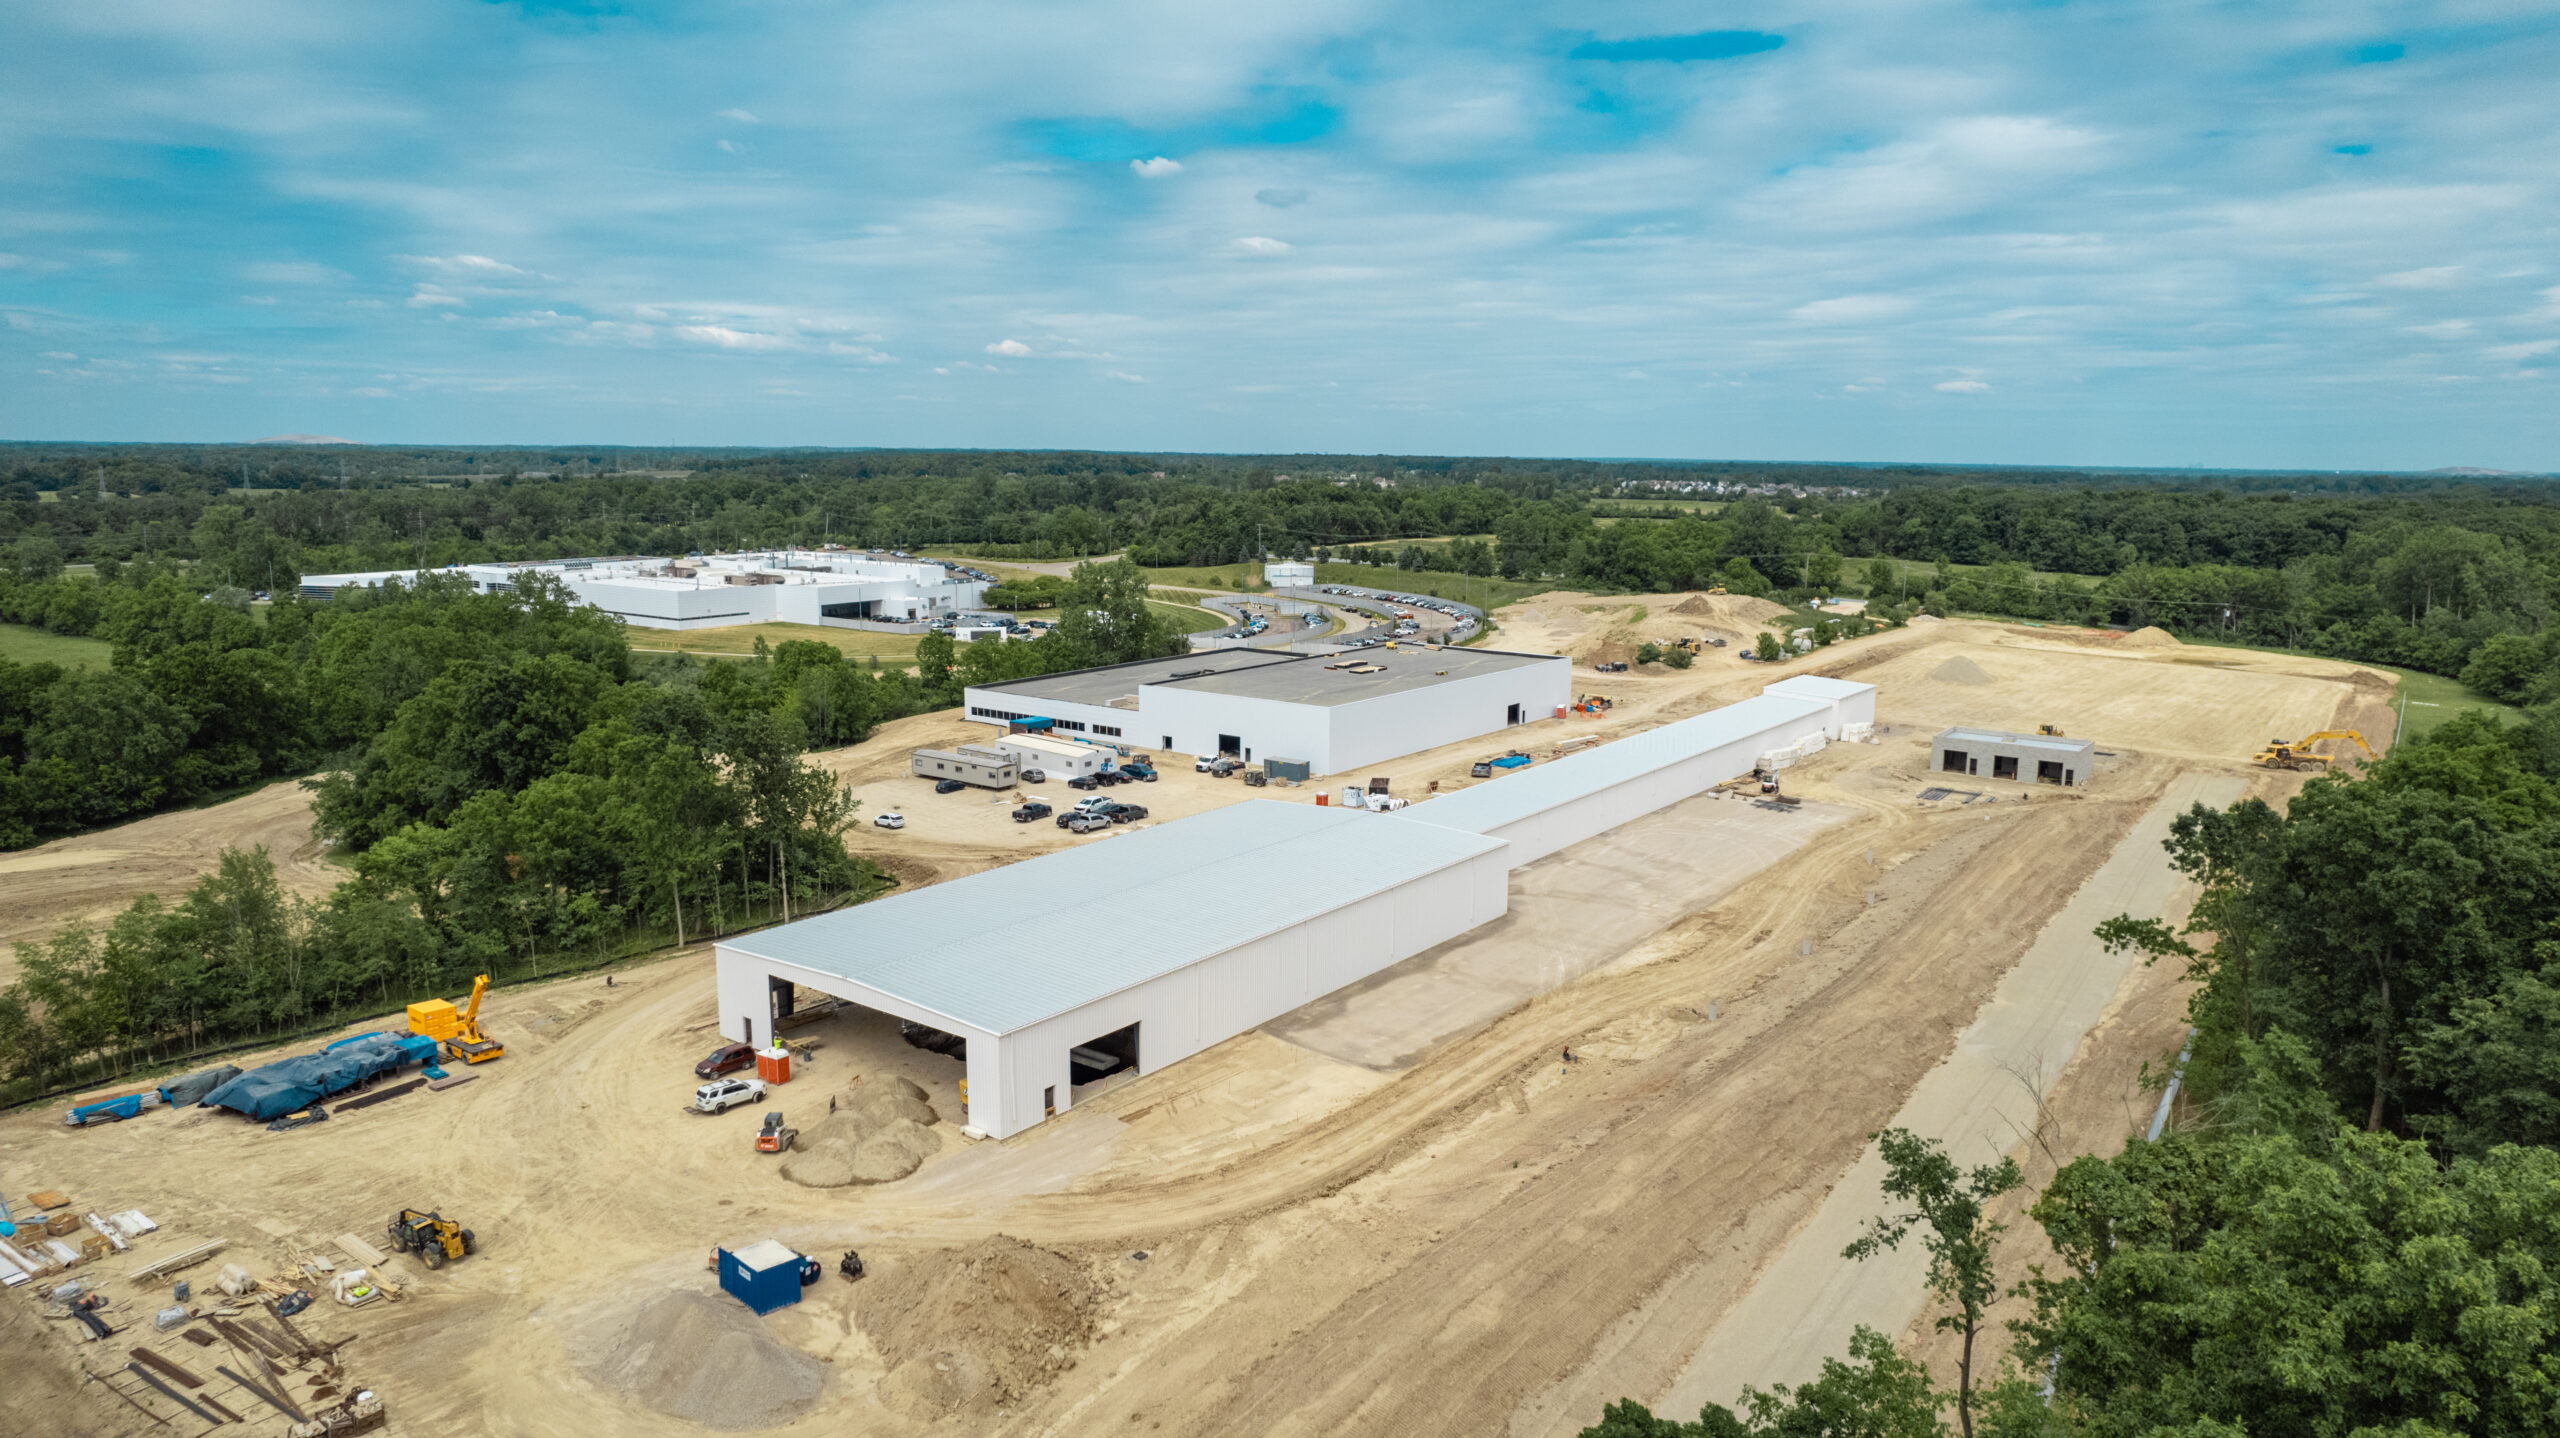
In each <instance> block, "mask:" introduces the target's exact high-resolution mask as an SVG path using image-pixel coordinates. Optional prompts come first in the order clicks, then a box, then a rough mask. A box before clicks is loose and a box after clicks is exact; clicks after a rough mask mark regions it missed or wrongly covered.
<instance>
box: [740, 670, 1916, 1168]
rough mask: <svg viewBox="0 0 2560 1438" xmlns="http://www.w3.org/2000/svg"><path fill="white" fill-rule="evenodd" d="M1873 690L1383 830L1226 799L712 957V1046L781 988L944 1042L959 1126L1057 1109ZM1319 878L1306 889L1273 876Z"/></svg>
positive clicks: (1868, 719)
mask: <svg viewBox="0 0 2560 1438" xmlns="http://www.w3.org/2000/svg"><path fill="white" fill-rule="evenodd" d="M1874 716H1875V689H1874V686H1872V685H1867V684H1858V683H1851V682H1847V681H1842V680H1832V679H1820V678H1812V677H1806V678H1797V679H1789V680H1784V681H1781V682H1780V683H1777V684H1772V685H1770V686H1769V687H1768V688H1767V689H1765V690H1763V691H1762V693H1761V695H1760V697H1759V698H1756V699H1750V700H1746V701H1744V702H1743V703H1740V704H1735V705H1732V706H1729V707H1727V708H1724V709H1719V710H1716V711H1714V712H1712V713H1708V714H1702V715H1699V716H1697V717H1696V718H1693V719H1687V720H1683V721H1681V722H1680V723H1677V724H1671V725H1666V726H1664V727H1662V728H1660V729H1656V730H1652V731H1649V732H1647V733H1644V734H1640V735H1636V736H1634V737H1632V738H1628V739H1622V740H1619V741H1617V742H1616V743H1613V744H1604V745H1601V746H1599V747H1597V748H1594V749H1589V750H1585V751H1584V752H1582V753H1580V754H1576V755H1574V756H1572V757H1570V758H1566V759H1562V760H1558V761H1556V762H1554V763H1552V764H1547V765H1543V766H1535V767H1533V768H1531V769H1528V770H1525V771H1521V772H1518V773H1513V774H1508V775H1505V776H1504V777H1501V778H1498V779H1491V780H1486V781H1484V782H1482V783H1478V784H1475V785H1472V786H1470V787H1469V788H1466V789H1464V790H1461V791H1458V792H1456V793H1453V794H1447V795H1443V796H1440V797H1437V798H1433V799H1429V800H1426V801H1424V802H1422V803H1420V804H1416V805H1414V806H1413V807H1411V808H1408V809H1405V810H1402V811H1400V812H1398V813H1395V814H1392V815H1375V814H1371V813H1368V812H1365V811H1362V810H1356V809H1341V808H1329V807H1317V806H1314V805H1309V804H1298V803H1288V802H1277V801H1272V800H1268V799H1258V800H1249V801H1246V802H1244V803H1239V804H1234V805H1230V806H1228V807H1226V808H1222V809H1213V810H1211V811H1209V812H1208V813H1205V814H1199V815H1195V816H1193V817H1190V818H1187V819H1181V820H1176V821H1174V822H1171V823H1166V824H1159V825H1155V826H1152V827H1148V828H1142V829H1136V830H1126V831H1120V832H1119V833H1117V835H1116V836H1115V837H1114V838H1112V839H1110V840H1108V841H1095V842H1092V843H1088V844H1084V845H1080V846H1078V847H1076V848H1072V849H1063V850H1058V851H1055V852H1052V853H1048V854H1043V855H1040V856H1039V857H1036V858H1032V859H1027V860H1024V861H1023V862H1021V863H1018V864H1014V865H1010V866H1008V867H1005V868H1002V869H997V870H990V871H987V872H984V873H978V874H972V875H968V876H966V877H964V878H958V879H953V880H950V881H949V882H946V883H942V884H937V885H934V886H932V887H930V888H925V889H920V890H916V891H914V892H910V893H903V894H895V895H892V896H890V897H888V898H884V899H877V900H874V901H872V902H871V903H868V904H863V905H860V906H858V907H855V908H852V909H847V910H843V911H841V912H838V913H833V914H827V915H824V916H821V917H819V918H814V919H804V920H802V921H800V922H798V923H793V924H784V925H781V926H780V927H777V928H772V929H767V930H764V931H763V932H761V933H755V934H748V935H742V936H740V937H738V938H735V939H730V940H727V941H724V942H722V943H720V944H719V945H717V946H716V953H717V973H718V977H717V980H716V984H717V988H718V995H719V1013H720V1031H721V1033H722V1034H724V1035H725V1036H727V1037H728V1038H730V1039H733V1040H737V1041H741V1042H748V1043H765V1042H770V1041H771V1038H772V1035H773V1032H774V1023H775V1020H776V1019H777V1018H778V1017H780V1016H781V1014H782V1013H783V1012H785V1011H786V1005H787V1003H788V999H787V997H786V996H788V995H789V994H791V993H792V992H793V986H799V987H805V988H808V989H811V990H814V991H817V992H820V993H825V994H832V995H834V996H836V997H837V998H838V999H841V1000H844V1001H847V1002H850V1003H854V1004H859V1005H862V1006H864V1007H867V1008H870V1009H873V1010H876V1011H878V1012H881V1013H886V1014H892V1015H895V1016H897V1017H898V1018H901V1019H905V1020H908V1021H910V1022H913V1023H918V1024H923V1025H925V1026H927V1027H930V1028H934V1029H939V1030H941V1031H943V1032H945V1033H948V1034H953V1035H957V1036H958V1037H960V1038H961V1039H963V1040H965V1041H966V1052H965V1055H964V1057H963V1062H965V1064H966V1066H967V1075H968V1122H969V1126H970V1127H971V1128H973V1129H976V1130H978V1131H979V1132H982V1133H986V1134H991V1135H994V1136H996V1137H999V1138H1002V1137H1007V1136H1010V1135H1012V1134H1016V1133H1020V1132H1022V1131H1023V1130H1024V1129H1027V1128H1029V1127H1031V1126H1032V1125H1033V1124H1036V1123H1038V1122H1040V1121H1041V1119H1043V1118H1044V1117H1047V1116H1049V1115H1052V1114H1056V1113H1062V1112H1064V1111H1066V1110H1067V1109H1069V1108H1071V1107H1073V1106H1074V1103H1075V1089H1076V1084H1075V1069H1074V1061H1073V1060H1072V1059H1071V1057H1070V1054H1071V1051H1073V1050H1075V1049H1078V1048H1087V1049H1093V1048H1100V1049H1103V1050H1105V1051H1107V1052H1111V1053H1114V1054H1117V1055H1119V1056H1120V1057H1122V1058H1124V1059H1125V1060H1127V1061H1129V1062H1131V1063H1132V1064H1133V1065H1134V1066H1135V1067H1136V1068H1137V1070H1138V1071H1139V1072H1141V1073H1148V1072H1152V1071H1154V1070H1156V1069H1158V1068H1162V1067H1163V1066H1165V1065H1166V1064H1169V1063H1172V1062H1174V1061H1176V1060H1178V1059H1181V1058H1185V1057H1187V1056H1189V1055H1191V1054H1194V1053H1198V1052H1199V1051H1201V1050H1202V1049H1205V1048H1208V1047H1210V1046H1211V1045H1213V1044H1217V1043H1219V1042H1221V1041H1223V1040H1225V1039H1228V1038H1232V1037H1234V1036H1235V1035H1237V1034H1241V1033H1245V1032H1247V1031H1249V1030H1251V1029H1253V1028H1255V1027H1257V1026H1259V1025H1262V1024H1265V1023H1268V1022H1270V1021H1271V1020H1272V1019H1275V1018H1277V1017H1279V1016H1280V1015H1282V1014H1285V1013H1287V1012H1289V1011H1291V1010H1292V1009H1295V1008H1298V1007H1300V1006H1302V1005H1305V1004H1307V1003H1310V1002H1312V1001H1314V1000H1316V999H1319V998H1322V997H1324V996H1325V995H1327V994H1330V993H1332V992H1334V991H1336V990H1338V989H1341V988H1343V987H1346V986H1348V985H1350V984H1354V983H1357V982H1359V981H1360V980H1362V979H1364V978H1367V977H1369V976H1370V975H1372V974H1375V973H1377V972H1379V971H1380V970H1383V969H1385V968H1387V967H1389V966H1390V965H1393V964H1395V963H1398V962H1400V961H1401V960H1404V959H1407V958H1411V957H1413V956H1414V955H1416V954H1420V953H1423V952H1426V951H1427V950H1429V949H1431V948H1433V947H1435V946H1437V945H1440V944H1443V943H1446V942H1448V941H1449V940H1451V939H1454V938H1457V937H1459V936H1461V935H1463V934H1465V933H1467V932H1469V931H1471V930H1473V929H1475V928H1477V927H1479V926H1481V925H1483V924H1487V923H1490V922H1492V921H1493V920H1495V919H1497V918H1500V917H1501V916H1502V915H1503V914H1504V913H1506V912H1507V911H1508V909H1509V902H1510V898H1509V882H1508V874H1509V871H1510V870H1512V869H1514V868H1518V867H1520V866H1522V865H1524V864H1528V863H1532V862H1535V861H1536V860H1537V859H1540V858H1543V857H1545V856H1547V855H1548V854H1552V853H1554V852H1555V851H1556V850H1558V849H1561V848H1563V847H1565V846H1566V845H1569V844H1571V843H1574V842H1576V841H1578V840H1580V839H1584V838H1589V837H1591V836H1593V835H1596V834H1599V833H1602V832H1604V831H1606V830H1608V829H1611V828H1614V827H1616V826H1617V825H1620V824H1623V823H1626V822H1627V821H1629V820H1631V819H1635V818H1639V817H1641V816H1642V815H1644V814H1647V813H1651V812H1653V811H1654V810H1657V809H1661V808H1664V807H1667V806H1668V805H1671V804H1674V803H1677V802H1679V801H1680V800H1682V799H1685V798H1689V797H1691V796H1693V795H1696V794H1698V793H1702V792H1704V791H1705V790H1706V789H1708V788H1711V787H1713V786H1714V785H1715V784H1718V783H1722V782H1724V781H1726V780H1729V779H1734V778H1738V777H1740V776H1742V775H1744V774H1748V773H1750V772H1751V770H1752V768H1753V766H1754V765H1755V764H1756V763H1757V762H1758V761H1759V759H1760V757H1761V756H1762V755H1764V754H1767V753H1769V752H1771V751H1773V750H1786V751H1789V752H1797V751H1800V750H1801V748H1802V747H1803V746H1805V745H1807V744H1809V743H1814V742H1819V741H1821V740H1825V739H1836V738H1839V737H1842V735H1843V734H1844V733H1854V732H1857V731H1858V729H1859V727H1860V726H1871V725H1872V724H1873V722H1874ZM1316 873H1321V874H1323V875H1324V876H1325V878H1324V880H1323V882H1321V883H1307V882H1300V881H1299V880H1298V879H1297V878H1296V877H1295V876H1301V875H1307V874H1316Z"/></svg>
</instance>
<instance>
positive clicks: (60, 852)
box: [0, 780, 346, 986]
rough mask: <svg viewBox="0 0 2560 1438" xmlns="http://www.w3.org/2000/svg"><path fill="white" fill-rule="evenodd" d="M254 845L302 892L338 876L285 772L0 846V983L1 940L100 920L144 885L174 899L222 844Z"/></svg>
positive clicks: (7, 961) (5, 964)
mask: <svg viewBox="0 0 2560 1438" xmlns="http://www.w3.org/2000/svg"><path fill="white" fill-rule="evenodd" d="M260 844H263V845H265V846H266V849H267V853H268V854H269V855H270V856H271V857H272V858H274V860H275V864H276V878H277V879H278V880H279V881H280V882H282V883H283V885H284V886H285V888H286V889H287V890H289V891H291V892H293V893H296V894H300V895H302V896H303V897H305V898H317V897H319V896H321V895H323V894H326V893H328V892H329V890H331V889H333V888H335V887H337V885H338V881H339V880H341V879H343V878H345V877H346V871H345V870H344V869H342V868H340V867H338V866H337V865H335V864H332V863H330V862H329V861H328V859H327V858H326V857H325V854H324V851H323V850H322V849H321V847H320V845H319V844H318V843H316V842H315V841H314V840H313V839H312V837H311V795H310V794H309V792H307V791H306V790H304V789H303V788H302V787H301V785H300V783H298V782H297V781H293V780H286V781H284V782H282V783H276V784H269V785H268V786H266V787H265V788H263V789H260V790H258V791H257V792H256V793H254V794H244V795H242V796H241V797H239V798H237V799H233V800H230V801H228V802H226V803H221V804H209V805H206V806H205V807H204V808H201V809H179V810H174V811H172V812H170V813H166V814H154V815H152V816H151V817H150V818H148V819H137V820H135V821H134V822H132V823H130V824H123V825H119V826H117V827H115V828H113V829H102V830H100V831H98V832H97V833H94V834H82V835H79V836H77V837H76V838H70V839H56V840H54V841H53V842H52V843H49V844H39V845H37V846H36V847H35V848H32V849H21V850H19V851H18V852H16V853H11V854H0V986H5V985H7V984H8V982H9V981H10V979H11V978H13V977H15V976H16V973H17V964H16V961H15V960H14V959H13V958H12V957H11V956H10V952H9V947H8V946H10V945H15V944H32V943H38V942H41V941H42V940H44V939H45V938H47V937H49V936H50V935H52V934H53V932H54V931H55V930H57V929H60V928H61V927H62V926H63V925H64V924H67V923H70V922H72V921H73V920H75V919H86V920H88V921H89V922H91V923H93V924H103V923H105V922H106V921H107V920H109V919H112V918H114V917H115V915H116V914H117V913H118V912H119V911H120V910H122V909H123V908H125V906H127V905H129V904H131V903H132V902H133V901H134V900H135V899H137V898H140V897H141V896H142V895H144V894H158V895H160V896H161V897H163V898H166V899H170V900H172V901H174V900H175V899H177V897H178V896H179V895H180V894H182V893H184V892H185V891H186V888H187V886H188V885H189V884H192V883H194V882H195V881H196V880H197V879H198V878H199V877H201V876H203V875H205V874H207V873H210V872H211V871H212V869H213V867H214V864H215V862H216V861H217V860H218V859H219V858H220V857H221V855H222V851H223V850H224V849H232V848H239V849H246V848H251V847H254V846H256V845H260Z"/></svg>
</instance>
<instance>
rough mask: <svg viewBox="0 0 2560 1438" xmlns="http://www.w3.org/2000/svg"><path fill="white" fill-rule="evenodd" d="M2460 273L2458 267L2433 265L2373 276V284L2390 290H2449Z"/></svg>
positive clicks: (2460, 268)
mask: <svg viewBox="0 0 2560 1438" xmlns="http://www.w3.org/2000/svg"><path fill="white" fill-rule="evenodd" d="M2461 273H2462V266H2460V265H2434V266H2431V267H2429V268H2427V269H2423V270H2402V271H2400V272H2399V273H2397V274H2389V275H2375V276H2374V277H2373V282H2374V283H2375V284H2377V285H2380V286H2382V287H2383V288H2384V289H2391V290H2449V289H2451V288H2453V282H2454V279H2455V278H2456V277H2457V276H2459V275H2460V274H2461Z"/></svg>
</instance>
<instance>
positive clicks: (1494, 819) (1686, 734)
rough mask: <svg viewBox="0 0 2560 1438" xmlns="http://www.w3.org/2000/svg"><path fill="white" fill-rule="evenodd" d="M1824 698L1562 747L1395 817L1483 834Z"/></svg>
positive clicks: (1752, 705) (1786, 698) (1716, 713)
mask: <svg viewBox="0 0 2560 1438" xmlns="http://www.w3.org/2000/svg"><path fill="white" fill-rule="evenodd" d="M1830 682H1832V683H1839V682H1841V681H1839V680H1832V681H1830ZM1855 687H1857V688H1864V687H1865V686H1863V685H1859V686H1855ZM1830 703H1831V701H1830V699H1829V698H1828V697H1825V698H1820V699H1815V698H1803V697H1796V696H1790V695H1785V694H1768V693H1764V694H1762V695H1761V696H1760V697H1759V698H1757V699H1745V700H1743V701H1742V702H1741V703H1739V704H1728V705H1726V706H1725V707H1724V708H1722V709H1714V710H1710V711H1708V712H1707V713H1704V714H1700V715H1697V716H1696V717H1694V718H1689V719H1683V720H1681V721H1680V722H1679V723H1677V724H1665V725H1663V726H1662V727H1661V728H1659V729H1648V730H1646V731H1644V732H1643V733H1641V734H1630V735H1628V736H1627V737H1626V738H1624V739H1618V740H1613V741H1611V742H1610V743H1607V744H1603V745H1601V746H1599V747H1598V748H1596V749H1585V750H1583V751H1582V752H1581V753H1579V754H1568V755H1566V756H1565V757H1563V758H1561V759H1558V760H1555V761H1554V762H1552V763H1546V764H1532V765H1530V766H1529V767H1528V768H1526V769H1518V770H1514V771H1512V772H1511V773H1509V774H1504V775H1502V776H1501V777H1499V778H1495V779H1488V780H1483V781H1481V782H1479V783H1477V784H1475V785H1474V786H1473V787H1471V788H1466V789H1461V790H1459V791H1458V792H1456V793H1454V794H1442V795H1440V796H1438V797H1436V798H1431V799H1425V800H1423V801H1422V802H1421V803H1419V804H1416V805H1414V806H1413V807H1412V808H1410V809H1406V810H1403V811H1402V812H1401V813H1399V814H1398V815H1397V816H1396V817H1398V818H1402V819H1409V820H1412V821H1414V822H1415V823H1416V824H1419V825H1430V826H1437V827H1440V828H1447V829H1457V830H1462V831H1464V832H1466V833H1470V834H1489V833H1491V832H1493V831H1494V830H1496V829H1499V828H1501V827H1503V826H1504V825H1506V824H1514V823H1517V822H1519V821H1520V820H1522V819H1526V818H1528V817H1529V816H1530V815H1532V814H1542V813H1545V812H1546V811H1547V810H1549V809H1553V808H1555V807H1557V806H1558V805H1561V804H1569V803H1571V802H1573V801H1574V800H1576V799H1579V798H1582V797H1583V796H1584V795H1586V794H1596V793H1599V792H1600V791H1601V790H1603V789H1607V788H1610V787H1612V786H1615V785H1618V784H1623V783H1626V782H1627V781H1628V780H1630V779H1641V778H1643V777H1644V776H1645V775H1647V774H1651V773H1655V772H1657V771H1659V770H1663V769H1668V768H1670V767H1671V766H1672V765H1674V764H1677V763H1679V762H1680V761H1681V760H1683V759H1688V758H1693V757H1695V756H1697V755H1699V754H1704V753H1706V752H1707V751H1709V750H1711V749H1721V748H1723V747H1724V746H1726V745H1727V744H1732V743H1735V742H1737V741H1739V740H1743V739H1748V738H1751V737H1752V736H1754V735H1757V734H1762V733H1765V732H1767V731H1768V730H1770V729H1773V728H1775V727H1777V726H1778V725H1780V724H1784V723H1786V722H1787V721H1789V720H1792V719H1802V718H1804V717H1805V716H1806V715H1808V714H1812V713H1815V712H1817V711H1819V710H1822V709H1826V708H1828V707H1830ZM1497 772H1498V771H1497Z"/></svg>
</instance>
